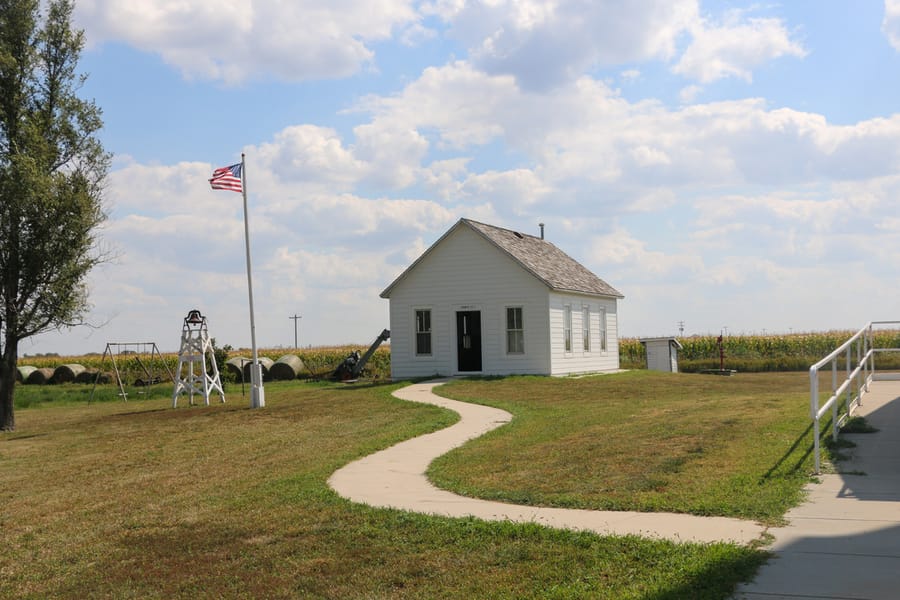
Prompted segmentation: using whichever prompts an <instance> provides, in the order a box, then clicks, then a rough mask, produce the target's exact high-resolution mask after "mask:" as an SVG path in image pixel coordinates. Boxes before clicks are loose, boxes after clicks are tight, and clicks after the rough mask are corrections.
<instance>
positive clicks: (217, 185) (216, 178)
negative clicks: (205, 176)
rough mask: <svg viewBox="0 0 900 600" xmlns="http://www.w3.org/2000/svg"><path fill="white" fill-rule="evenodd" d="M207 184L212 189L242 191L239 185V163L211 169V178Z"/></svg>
mask: <svg viewBox="0 0 900 600" xmlns="http://www.w3.org/2000/svg"><path fill="white" fill-rule="evenodd" d="M209 185H211V186H212V189H214V190H231V191H232V192H240V191H243V187H242V185H241V163H237V164H236V165H231V166H228V167H222V168H220V169H216V170H215V171H213V174H212V179H210V180H209Z"/></svg>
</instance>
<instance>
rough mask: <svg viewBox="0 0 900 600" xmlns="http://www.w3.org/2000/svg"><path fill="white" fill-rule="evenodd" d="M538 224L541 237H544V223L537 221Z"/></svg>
mask: <svg viewBox="0 0 900 600" xmlns="http://www.w3.org/2000/svg"><path fill="white" fill-rule="evenodd" d="M538 225H540V227H541V239H544V224H543V223H538Z"/></svg>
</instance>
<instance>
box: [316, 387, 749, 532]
mask: <svg viewBox="0 0 900 600" xmlns="http://www.w3.org/2000/svg"><path fill="white" fill-rule="evenodd" d="M441 383H444V380H438V381H431V382H428V383H419V384H413V385H410V386H408V387H405V388H401V389H399V390H397V391H396V392H394V395H395V396H397V397H398V398H401V399H403V400H410V401H412V402H424V403H427V404H435V405H437V406H441V407H444V408H448V409H450V410H452V411H455V412H457V413H459V415H460V417H461V419H460V421H459V422H458V423H456V424H455V425H452V426H450V427H447V428H446V429H442V430H440V431H436V432H434V433H430V434H427V435H423V436H420V437H417V438H413V439H411V440H407V441H405V442H401V443H399V444H397V445H395V446H392V447H390V448H388V449H386V450H382V451H381V452H376V453H375V454H372V455H369V456H367V457H365V458H362V459H360V460H357V461H355V462H352V463H350V464H349V465H347V466H346V467H343V468H342V469H340V470H338V471H336V472H335V473H334V474H333V475H332V476H331V478H329V480H328V483H329V485H330V486H331V487H332V488H333V489H334V490H335V491H336V492H337V493H338V494H340V495H341V496H344V497H345V498H348V499H350V500H353V501H355V502H360V503H363V504H368V505H370V506H376V507H384V508H399V509H403V510H409V511H414V512H420V513H426V514H433V515H442V516H448V517H478V518H480V519H486V520H494V521H514V522H517V523H523V522H526V523H527V522H533V523H540V524H542V525H547V526H549V527H557V528H565V529H575V530H589V531H594V532H596V533H599V534H603V535H610V534H616V535H625V534H635V535H642V536H646V537H653V538H662V539H668V540H674V541H679V542H686V541H693V542H715V541H729V542H737V543H739V544H747V543H750V542H751V541H753V540H756V539H758V538H759V537H760V536H761V535H762V534H763V532H764V530H765V528H764V527H763V526H762V525H759V524H758V523H753V522H750V521H741V520H739V519H730V518H726V517H696V516H693V515H682V514H672V513H642V512H613V511H595V510H574V509H563V508H543V507H535V506H517V505H514V504H505V503H502V502H491V501H487V500H478V499H475V498H467V497H463V496H458V495H456V494H453V493H451V492H447V491H444V490H439V489H437V488H436V487H434V486H433V485H431V483H430V482H429V481H428V479H427V478H426V477H425V471H426V469H427V468H428V465H429V464H430V463H431V461H433V460H434V459H435V458H437V457H438V456H441V455H442V454H445V453H447V452H449V451H450V450H452V449H453V448H456V447H458V446H461V445H463V444H464V443H465V442H467V441H468V440H470V439H473V438H476V437H478V436H480V435H483V434H485V433H487V432H488V431H491V430H492V429H496V428H497V427H500V426H502V425H504V424H505V423H508V422H509V421H510V419H511V418H512V417H511V415H510V414H509V413H508V412H506V411H503V410H499V409H496V408H490V407H487V406H481V405H477V404H469V403H466V402H458V401H456V400H448V399H446V398H441V397H439V396H436V395H435V394H433V393H432V388H434V387H435V386H436V385H440V384H441Z"/></svg>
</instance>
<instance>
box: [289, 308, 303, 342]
mask: <svg viewBox="0 0 900 600" xmlns="http://www.w3.org/2000/svg"><path fill="white" fill-rule="evenodd" d="M302 318H303V317H301V316H299V315H298V314H297V313H294V316H293V317H288V319H293V320H294V349H295V350H296V349H297V348H299V347H300V346H298V345H297V321H299V320H300V319H302Z"/></svg>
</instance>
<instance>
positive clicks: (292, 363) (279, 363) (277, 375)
mask: <svg viewBox="0 0 900 600" xmlns="http://www.w3.org/2000/svg"><path fill="white" fill-rule="evenodd" d="M302 370H303V361H302V360H300V357H299V356H297V355H296V354H285V355H284V356H282V357H281V358H279V359H278V360H276V361H275V364H274V365H272V368H271V369H270V370H269V376H270V377H271V378H272V379H273V380H274V381H291V380H292V379H297V376H298V375H300V371H302Z"/></svg>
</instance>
